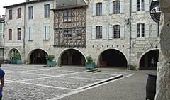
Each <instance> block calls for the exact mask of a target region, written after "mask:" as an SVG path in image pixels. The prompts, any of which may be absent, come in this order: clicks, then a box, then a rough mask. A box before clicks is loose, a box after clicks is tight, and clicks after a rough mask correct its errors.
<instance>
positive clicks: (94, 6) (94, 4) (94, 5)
mask: <svg viewBox="0 0 170 100" xmlns="http://www.w3.org/2000/svg"><path fill="white" fill-rule="evenodd" d="M93 16H96V3H93Z"/></svg>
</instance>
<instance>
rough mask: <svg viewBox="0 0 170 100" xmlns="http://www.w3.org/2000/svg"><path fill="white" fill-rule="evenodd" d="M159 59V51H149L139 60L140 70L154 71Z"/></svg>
mask: <svg viewBox="0 0 170 100" xmlns="http://www.w3.org/2000/svg"><path fill="white" fill-rule="evenodd" d="M158 59H159V50H151V51H149V52H147V53H146V54H145V55H143V56H142V58H141V60H140V69H143V70H156V69H157V62H158Z"/></svg>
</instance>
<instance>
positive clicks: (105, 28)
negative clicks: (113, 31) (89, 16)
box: [102, 26, 108, 40]
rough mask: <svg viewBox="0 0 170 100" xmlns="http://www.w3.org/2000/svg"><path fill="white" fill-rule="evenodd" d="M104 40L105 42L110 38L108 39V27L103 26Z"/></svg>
mask: <svg viewBox="0 0 170 100" xmlns="http://www.w3.org/2000/svg"><path fill="white" fill-rule="evenodd" d="M102 38H103V39H104V40H106V39H107V38H108V37H107V27H106V26H103V27H102Z"/></svg>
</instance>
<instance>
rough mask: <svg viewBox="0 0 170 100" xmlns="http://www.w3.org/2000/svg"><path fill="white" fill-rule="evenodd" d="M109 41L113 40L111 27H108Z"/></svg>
mask: <svg viewBox="0 0 170 100" xmlns="http://www.w3.org/2000/svg"><path fill="white" fill-rule="evenodd" d="M109 39H113V26H109Z"/></svg>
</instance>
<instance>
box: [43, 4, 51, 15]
mask: <svg viewBox="0 0 170 100" xmlns="http://www.w3.org/2000/svg"><path fill="white" fill-rule="evenodd" d="M44 17H45V18H49V17H50V4H45V5H44Z"/></svg>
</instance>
